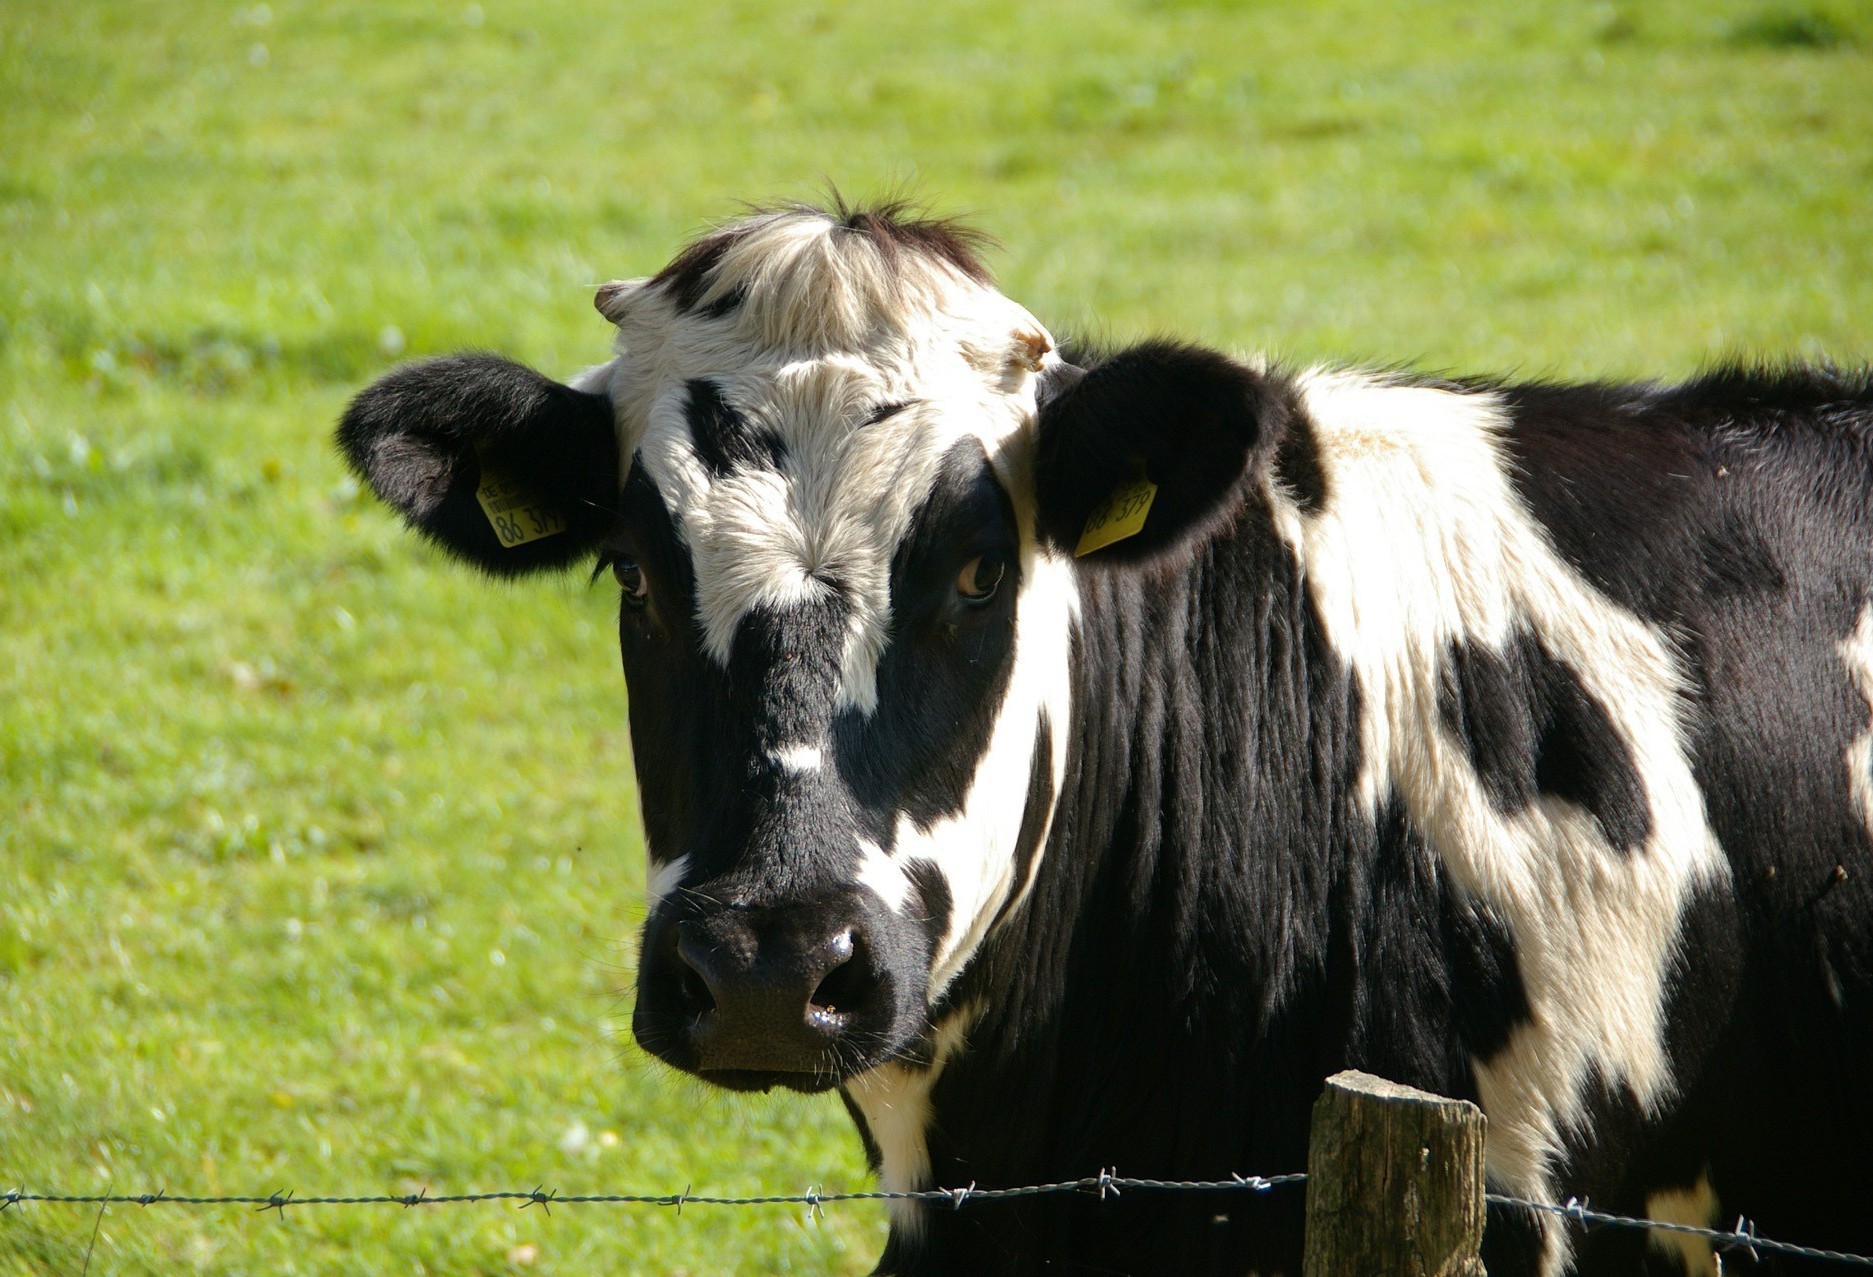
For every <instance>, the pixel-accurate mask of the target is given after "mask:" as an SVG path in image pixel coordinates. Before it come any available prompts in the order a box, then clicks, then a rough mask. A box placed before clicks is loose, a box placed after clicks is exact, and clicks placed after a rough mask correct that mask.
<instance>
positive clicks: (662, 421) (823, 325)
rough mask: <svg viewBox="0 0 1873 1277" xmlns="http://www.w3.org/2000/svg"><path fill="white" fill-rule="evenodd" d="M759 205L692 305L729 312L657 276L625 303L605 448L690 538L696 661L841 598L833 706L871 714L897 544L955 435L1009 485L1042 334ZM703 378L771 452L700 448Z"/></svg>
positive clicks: (988, 297) (974, 286)
mask: <svg viewBox="0 0 1873 1277" xmlns="http://www.w3.org/2000/svg"><path fill="white" fill-rule="evenodd" d="M774 217H775V218H778V219H779V220H771V221H769V222H766V223H763V225H762V229H760V230H758V231H756V232H754V233H750V234H747V235H745V236H743V237H742V238H740V239H737V240H735V241H734V243H733V245H732V246H731V247H730V248H729V249H728V250H727V251H726V252H725V253H724V255H723V257H722V259H721V261H720V262H719V263H718V265H717V266H716V268H715V271H714V274H713V275H712V276H711V280H712V282H711V284H710V287H709V289H708V290H707V291H705V292H704V293H703V294H702V296H701V302H700V303H699V304H700V305H701V306H703V307H704V309H706V306H707V304H708V303H709V302H710V301H711V300H712V299H714V298H716V297H718V296H726V295H728V294H730V293H736V292H739V294H740V295H742V296H743V300H742V302H741V304H740V305H739V307H737V308H736V309H735V310H734V311H733V312H731V313H728V314H725V315H719V316H716V317H710V316H709V315H708V314H706V313H702V312H700V311H695V310H689V311H686V310H683V309H680V308H679V307H678V306H677V305H676V303H675V301H674V300H673V299H672V298H669V297H667V296H665V295H663V293H662V291H661V290H658V289H654V288H652V289H639V290H637V291H636V292H634V293H631V294H629V295H628V296H624V298H623V300H622V302H621V304H620V305H619V306H618V307H617V311H618V314H619V352H620V353H619V358H618V359H617V361H616V362H615V365H614V368H613V371H612V376H611V382H610V392H611V395H612V398H613V402H614V403H616V404H617V405H619V409H618V410H619V415H620V443H621V445H622V446H621V448H620V452H621V454H622V455H623V456H625V457H631V456H633V455H634V456H635V457H636V458H637V459H638V460H639V461H641V463H642V464H643V466H644V468H645V469H646V471H647V472H648V473H649V476H650V478H651V479H652V481H653V482H655V483H656V485H657V487H658V488H659V490H660V491H661V492H662V494H663V498H664V501H665V503H666V505H667V506H668V508H669V510H670V514H671V517H672V519H673V520H674V522H675V524H676V526H677V529H678V532H679V534H680V535H681V537H682V538H683V540H684V542H685V544H686V545H687V547H688V549H689V552H690V556H691V563H692V566H693V569H694V572H695V578H696V592H697V597H696V619H697V621H698V623H699V624H700V626H701V628H702V632H703V648H704V651H705V652H706V653H707V654H708V655H709V656H710V658H711V659H713V660H714V661H716V662H717V663H718V664H720V665H723V666H726V665H727V662H728V658H729V652H730V649H731V647H732V645H733V642H734V636H735V631H736V629H737V627H738V626H739V625H740V623H741V621H742V619H743V618H744V617H745V616H747V615H748V613H750V612H751V611H754V610H756V609H757V608H781V607H785V606H788V605H790V604H797V603H801V602H807V601H812V600H818V599H824V598H828V597H836V598H839V599H841V600H842V601H843V602H844V604H845V606H846V616H847V625H848V628H847V634H846V642H845V648H844V651H843V652H842V654H841V680H840V687H839V691H838V701H839V704H840V706H841V707H842V708H856V709H858V710H860V711H861V712H870V711H871V710H872V709H873V708H874V707H875V705H876V702H877V665H878V660H879V657H880V655H881V653H882V652H883V649H884V646H885V644H886V643H887V642H888V641H889V637H890V626H891V603H890V573H891V564H892V560H893V557H894V556H895V554H896V552H897V548H898V546H899V545H900V544H901V543H902V541H903V539H904V537H905V535H906V534H907V533H908V532H909V530H910V527H911V522H912V519H913V518H914V517H915V515H916V513H917V510H918V508H919V507H920V506H921V504H922V502H923V500H924V498H925V497H926V496H927V494H928V493H929V492H930V490H931V488H932V486H933V484H934V483H935V480H936V478H937V475H938V474H939V472H940V469H941V466H942V464H943V461H944V458H945V456H946V455H947V453H948V452H949V450H950V448H951V447H952V446H954V445H955V444H956V443H957V442H958V441H959V440H962V439H966V438H974V439H977V440H979V441H980V442H981V444H982V446H983V450H984V452H985V454H986V455H987V456H988V458H989V459H990V462H991V464H993V465H995V466H996V467H997V469H998V470H999V471H1001V472H1002V478H1003V481H1004V484H1005V485H1006V486H1007V487H1009V489H1010V490H1011V491H1019V490H1020V489H1019V486H1018V484H1017V482H1016V479H1017V476H1016V475H1015V474H1013V473H1012V470H1013V469H1015V468H1018V465H1019V460H1018V458H1017V457H1016V456H1015V455H1013V454H1016V453H1019V452H1020V449H1019V448H1014V447H1011V444H1013V443H1014V442H1015V440H1016V439H1017V438H1018V437H1019V436H1020V435H1021V434H1022V432H1023V430H1024V428H1025V427H1026V426H1027V425H1028V424H1029V423H1030V422H1031V421H1032V419H1033V414H1034V410H1035V400H1034V385H1035V375H1034V374H1035V373H1036V372H1037V371H1038V370H1039V368H1040V366H1041V360H1042V355H1043V352H1045V351H1048V350H1050V349H1051V346H1052V339H1051V338H1050V337H1048V336H1047V333H1046V330H1045V329H1044V328H1042V327H1041V325H1040V324H1039V323H1038V322H1037V321H1036V320H1035V319H1034V317H1033V316H1032V315H1030V314H1028V312H1027V311H1025V310H1023V309H1022V308H1021V307H1020V306H1018V305H1016V304H1015V303H1014V302H1012V301H1010V300H1008V299H1007V298H1006V297H1004V296H1002V295H1001V294H1000V293H999V292H997V291H996V290H995V289H994V288H992V287H989V286H987V285H985V284H982V283H979V282H977V281H976V280H975V279H973V278H970V277H968V276H967V275H965V274H964V273H962V272H961V271H959V270H956V269H954V268H952V267H950V266H949V265H948V264H946V263H944V262H942V261H938V260H932V259H923V258H918V257H916V256H914V255H912V254H910V253H908V251H904V252H901V253H900V254H899V256H898V257H897V258H896V259H894V260H892V261H891V262H887V261H886V260H885V259H884V258H883V257H881V256H880V254H879V253H878V252H877V251H876V250H875V248H874V247H873V246H872V245H871V242H870V241H869V240H867V239H866V238H865V237H863V236H857V235H852V234H844V235H838V234H834V232H833V227H834V225H835V224H834V223H832V222H830V221H829V220H828V219H826V218H824V217H823V216H820V215H814V216H810V217H809V216H807V215H804V214H787V215H784V216H783V215H774ZM803 280H804V281H805V283H804V284H803V283H802V281H803ZM807 285H812V286H813V287H814V288H817V289H818V290H819V291H818V292H817V294H814V295H813V296H816V297H817V301H816V302H815V301H814V300H813V296H809V293H810V292H811V290H810V289H808V290H807V291H803V289H806V288H807ZM783 321H785V322H783ZM787 323H792V324H793V325H794V327H792V328H786V324H787ZM781 329H786V331H784V332H783V331H780V330H781ZM702 380H706V381H708V382H710V383H712V384H713V386H714V388H715V390H716V392H717V393H718V394H719V395H720V396H721V397H722V399H723V400H724V402H725V403H727V404H728V405H729V406H730V408H732V409H733V410H734V412H735V413H737V414H738V415H739V416H740V417H742V418H743V419H744V420H745V421H746V423H747V426H748V428H749V429H750V430H753V431H757V432H759V433H760V434H762V435H763V436H765V437H768V438H771V439H772V440H773V441H774V442H775V443H776V444H778V450H777V458H776V460H775V462H774V463H773V464H767V463H765V462H764V463H760V464H753V463H750V464H743V465H738V466H735V467H733V468H730V469H728V470H726V471H725V472H719V471H717V470H715V469H712V468H711V467H710V466H709V465H708V464H706V463H705V462H704V460H703V458H702V457H701V456H699V455H698V453H697V449H696V446H695V440H694V437H693V435H692V432H691V427H690V422H689V415H688V407H689V399H690V390H689V384H690V383H691V382H693V381H702ZM897 405H903V407H902V409H901V410H900V411H897V412H895V413H893V414H891V415H890V416H889V417H887V418H885V419H883V420H874V419H873V415H874V413H875V412H876V411H877V410H878V409H879V408H881V407H888V406H897Z"/></svg>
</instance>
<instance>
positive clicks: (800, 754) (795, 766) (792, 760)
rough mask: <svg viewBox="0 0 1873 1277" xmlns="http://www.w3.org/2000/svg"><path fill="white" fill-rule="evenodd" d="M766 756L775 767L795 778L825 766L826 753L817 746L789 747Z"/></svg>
mask: <svg viewBox="0 0 1873 1277" xmlns="http://www.w3.org/2000/svg"><path fill="white" fill-rule="evenodd" d="M768 756H769V757H770V758H772V759H773V760H774V765H775V766H776V767H779V768H780V769H781V770H782V771H784V772H792V773H793V774H794V775H796V776H797V775H804V774H806V773H808V772H816V771H818V770H819V769H820V768H821V767H823V766H825V765H826V751H825V750H823V749H821V748H820V747H819V746H818V745H789V746H787V747H786V748H785V749H777V750H774V751H772V752H771V753H770V754H769V755H768Z"/></svg>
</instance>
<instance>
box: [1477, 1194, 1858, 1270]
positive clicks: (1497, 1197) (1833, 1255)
mask: <svg viewBox="0 0 1873 1277" xmlns="http://www.w3.org/2000/svg"><path fill="white" fill-rule="evenodd" d="M1483 1200H1485V1201H1488V1202H1492V1203H1494V1204H1496V1205H1498V1206H1520V1207H1522V1208H1523V1209H1525V1210H1534V1211H1543V1212H1545V1213H1547V1214H1550V1215H1559V1216H1561V1217H1562V1218H1564V1219H1571V1220H1573V1221H1574V1222H1575V1223H1577V1224H1579V1225H1581V1227H1582V1228H1583V1229H1584V1228H1585V1227H1586V1226H1587V1225H1588V1224H1604V1225H1609V1226H1611V1227H1615V1228H1622V1227H1624V1228H1645V1229H1651V1230H1654V1231H1657V1232H1662V1233H1682V1234H1684V1235H1685V1236H1688V1237H1702V1238H1704V1239H1705V1240H1706V1241H1709V1242H1714V1243H1718V1244H1719V1245H1720V1248H1721V1249H1723V1250H1725V1251H1743V1252H1745V1253H1747V1254H1748V1255H1749V1257H1750V1259H1751V1260H1755V1259H1756V1258H1757V1253H1756V1252H1758V1251H1765V1250H1766V1251H1770V1252H1773V1253H1775V1254H1778V1255H1800V1256H1801V1257H1802V1258H1804V1259H1825V1260H1828V1261H1830V1262H1833V1263H1837V1264H1854V1265H1858V1266H1860V1267H1863V1268H1873V1256H1869V1255H1850V1254H1847V1253H1846V1252H1844V1251H1838V1250H1821V1249H1819V1248H1817V1247H1814V1246H1798V1245H1796V1244H1795V1243H1794V1242H1779V1241H1776V1240H1774V1239H1773V1238H1769V1237H1761V1236H1758V1235H1757V1233H1756V1226H1755V1225H1754V1224H1752V1223H1750V1221H1749V1220H1747V1219H1745V1218H1743V1216H1741V1215H1739V1216H1737V1219H1736V1225H1735V1227H1734V1228H1732V1229H1730V1230H1728V1231H1725V1230H1723V1229H1719V1228H1700V1227H1698V1226H1697V1225H1696V1224H1675V1223H1671V1222H1670V1221H1667V1220H1661V1219H1633V1218H1630V1217H1629V1216H1625V1215H1613V1214H1609V1213H1608V1212H1606V1211H1600V1210H1595V1209H1593V1208H1592V1207H1591V1206H1589V1205H1587V1203H1586V1202H1584V1201H1582V1200H1581V1199H1579V1198H1577V1197H1570V1198H1568V1199H1567V1201H1566V1202H1564V1203H1561V1204H1560V1205H1556V1204H1555V1203H1553V1202H1531V1201H1528V1200H1526V1199H1524V1198H1520V1197H1510V1196H1509V1195H1508V1194H1507V1193H1484V1194H1483Z"/></svg>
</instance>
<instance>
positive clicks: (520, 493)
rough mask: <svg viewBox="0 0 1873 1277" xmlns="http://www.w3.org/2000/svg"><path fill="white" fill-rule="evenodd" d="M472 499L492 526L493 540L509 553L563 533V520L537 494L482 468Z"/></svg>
mask: <svg viewBox="0 0 1873 1277" xmlns="http://www.w3.org/2000/svg"><path fill="white" fill-rule="evenodd" d="M475 500H477V501H479V502H481V512H482V513H483V514H485V515H487V516H488V522H489V523H490V524H492V525H493V526H494V535H495V537H496V539H498V540H499V541H500V543H501V545H502V546H503V547H505V548H507V549H510V550H511V549H513V548H514V547H515V546H517V545H525V544H527V542H529V541H538V540H539V539H540V538H541V537H550V536H552V535H553V534H555V533H558V532H564V531H565V530H566V521H565V519H563V518H561V517H560V516H559V515H558V514H557V513H555V512H554V511H553V510H551V509H550V508H548V506H547V505H546V503H545V502H543V501H541V500H540V498H539V495H538V494H537V493H534V492H530V491H528V490H527V489H526V488H524V487H522V486H521V485H519V484H517V483H515V482H514V481H513V480H512V479H509V478H506V477H504V476H502V475H498V474H495V473H493V472H491V471H489V470H488V469H486V468H485V467H484V468H483V470H482V472H481V486H480V487H478V488H476V489H475Z"/></svg>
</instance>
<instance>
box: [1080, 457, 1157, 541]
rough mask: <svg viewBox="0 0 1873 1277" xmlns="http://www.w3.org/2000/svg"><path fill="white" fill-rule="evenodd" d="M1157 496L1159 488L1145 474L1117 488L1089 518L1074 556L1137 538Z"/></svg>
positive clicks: (1087, 517)
mask: <svg viewBox="0 0 1873 1277" xmlns="http://www.w3.org/2000/svg"><path fill="white" fill-rule="evenodd" d="M1157 495H1158V485H1157V484H1155V483H1153V482H1151V480H1149V479H1147V478H1145V477H1143V476H1142V475H1140V476H1139V477H1138V478H1136V479H1132V480H1130V481H1128V482H1126V483H1121V484H1120V485H1119V486H1118V487H1117V488H1114V489H1113V491H1112V495H1111V496H1109V497H1107V498H1106V499H1105V501H1104V503H1103V504H1101V505H1098V506H1096V507H1094V509H1093V512H1092V513H1091V514H1089V515H1087V516H1086V529H1085V531H1083V532H1081V533H1080V543H1079V544H1078V545H1076V546H1074V547H1073V555H1074V557H1075V558H1078V557H1079V556H1080V555H1082V554H1091V553H1092V552H1093V551H1094V550H1098V549H1102V548H1104V547H1105V546H1108V545H1111V544H1112V543H1113V542H1114V541H1123V540H1124V539H1125V538H1126V537H1135V536H1137V535H1138V534H1139V533H1140V532H1141V531H1143V530H1144V526H1145V516H1146V515H1148V514H1150V513H1151V502H1152V501H1153V500H1154V499H1155V498H1156V497H1157Z"/></svg>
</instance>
